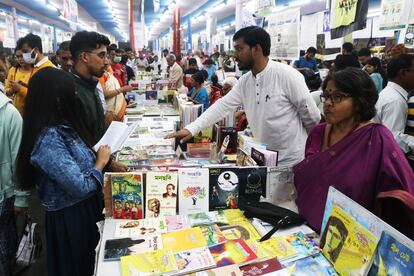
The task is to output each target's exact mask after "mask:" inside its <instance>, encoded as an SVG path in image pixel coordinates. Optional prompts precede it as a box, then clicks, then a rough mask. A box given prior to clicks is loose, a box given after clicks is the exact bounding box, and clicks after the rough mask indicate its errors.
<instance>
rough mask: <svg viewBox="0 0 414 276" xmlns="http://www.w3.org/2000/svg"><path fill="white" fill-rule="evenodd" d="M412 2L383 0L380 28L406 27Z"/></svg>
mask: <svg viewBox="0 0 414 276" xmlns="http://www.w3.org/2000/svg"><path fill="white" fill-rule="evenodd" d="M411 3H412V1H411V0H410V1H407V0H382V2H381V15H380V30H395V29H403V28H405V25H406V24H407V22H408V16H409V15H410V8H411Z"/></svg>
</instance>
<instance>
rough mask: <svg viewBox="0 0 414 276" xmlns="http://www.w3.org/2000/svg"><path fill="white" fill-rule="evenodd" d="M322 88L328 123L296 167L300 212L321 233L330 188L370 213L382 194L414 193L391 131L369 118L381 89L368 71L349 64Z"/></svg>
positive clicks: (315, 133)
mask: <svg viewBox="0 0 414 276" xmlns="http://www.w3.org/2000/svg"><path fill="white" fill-rule="evenodd" d="M322 88H323V93H322V94H321V100H322V102H323V103H324V112H325V118H326V123H323V124H319V125H317V126H315V127H314V128H313V129H312V130H311V131H310V133H309V136H308V140H307V142H306V149H305V160H303V161H302V162H300V163H299V164H297V165H296V166H295V167H294V173H295V186H296V189H297V194H298V196H297V200H296V203H297V205H298V208H299V213H301V214H302V215H303V216H304V217H305V218H306V220H307V221H308V223H309V225H310V226H311V227H312V228H314V229H315V230H317V231H320V227H321V223H322V216H323V212H324V208H325V202H326V197H327V194H328V189H329V186H334V187H335V188H336V189H338V190H340V191H341V192H343V193H344V194H346V195H347V196H348V197H350V198H352V199H353V200H355V201H356V202H358V203H359V204H361V205H362V206H364V207H365V208H367V209H368V210H371V211H372V210H373V207H374V203H375V198H376V195H377V194H378V193H380V192H384V191H389V190H395V189H399V190H406V191H408V192H409V193H411V194H414V176H413V173H412V170H411V168H410V166H409V165H408V163H407V160H406V158H405V156H404V154H403V153H402V151H401V150H400V148H399V146H398V144H397V143H396V141H395V140H394V138H393V136H392V134H391V132H390V131H389V130H388V129H387V128H386V127H384V126H383V125H380V124H375V123H373V122H372V121H371V119H372V118H373V117H374V115H375V112H376V110H375V103H376V101H377V99H378V93H377V92H376V88H375V84H374V83H373V81H372V80H371V78H370V77H369V75H368V74H367V73H366V72H364V71H362V70H360V69H357V68H346V69H344V70H342V71H338V72H335V73H333V74H331V75H329V76H328V77H327V78H326V79H325V81H324V83H323V86H322Z"/></svg>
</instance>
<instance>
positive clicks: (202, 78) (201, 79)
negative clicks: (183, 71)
mask: <svg viewBox="0 0 414 276" xmlns="http://www.w3.org/2000/svg"><path fill="white" fill-rule="evenodd" d="M203 71H205V70H201V71H198V72H196V73H194V74H193V75H192V76H191V77H192V78H193V79H194V80H195V81H196V82H198V83H199V84H203V83H204V81H205V80H206V79H207V78H206V76H205V74H204V72H203ZM205 72H206V71H205ZM207 76H208V73H207Z"/></svg>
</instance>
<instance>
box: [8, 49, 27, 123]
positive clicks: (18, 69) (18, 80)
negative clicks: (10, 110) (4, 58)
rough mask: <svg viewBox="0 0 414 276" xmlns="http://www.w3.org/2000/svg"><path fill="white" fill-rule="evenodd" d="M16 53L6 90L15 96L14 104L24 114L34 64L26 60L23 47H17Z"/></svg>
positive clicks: (9, 94)
mask: <svg viewBox="0 0 414 276" xmlns="http://www.w3.org/2000/svg"><path fill="white" fill-rule="evenodd" d="M17 45H18V46H21V43H19V42H18V43H17ZM14 55H15V57H16V65H15V66H13V67H12V68H10V70H9V74H8V76H7V79H6V87H5V91H6V95H7V96H8V97H10V98H13V105H14V106H15V107H16V109H17V110H18V111H19V112H20V114H21V115H22V116H23V110H24V103H25V98H26V94H27V85H28V83H29V80H30V77H31V75H32V73H33V66H32V65H31V64H29V63H26V62H25V61H24V59H23V52H22V50H21V47H16V49H15V52H14Z"/></svg>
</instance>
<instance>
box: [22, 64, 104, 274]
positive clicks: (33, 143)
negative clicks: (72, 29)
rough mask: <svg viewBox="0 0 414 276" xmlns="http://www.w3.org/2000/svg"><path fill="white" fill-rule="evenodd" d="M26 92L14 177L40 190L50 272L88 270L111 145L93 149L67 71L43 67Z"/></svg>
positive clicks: (26, 186)
mask: <svg viewBox="0 0 414 276" xmlns="http://www.w3.org/2000/svg"><path fill="white" fill-rule="evenodd" d="M28 91H29V92H28V94H27V97H26V106H25V110H24V111H25V116H26V117H25V118H26V120H25V121H24V122H23V137H22V142H21V146H20V152H19V156H18V177H19V178H20V179H19V180H20V184H21V186H22V188H24V189H27V190H29V189H31V188H34V187H36V188H37V189H38V193H39V197H40V199H41V201H42V204H43V206H44V207H45V209H46V215H45V216H46V242H47V260H48V272H49V273H48V274H49V275H70V276H72V275H85V276H86V275H92V274H94V264H95V247H96V245H97V243H98V241H99V232H98V229H97V226H96V222H98V221H100V220H103V216H102V209H103V193H102V183H103V175H102V171H103V169H104V167H105V166H106V164H107V162H108V160H109V158H110V148H109V147H108V146H101V147H100V148H99V150H98V151H97V152H94V151H93V150H92V147H91V141H93V138H92V137H91V134H90V132H89V131H88V130H87V129H85V128H83V127H82V126H83V124H82V123H81V120H87V119H88V118H79V116H77V114H76V113H75V112H74V110H75V109H74V108H73V107H74V106H75V105H76V97H77V95H76V91H75V84H74V82H73V79H72V78H71V77H70V76H69V75H68V74H67V73H65V72H64V71H62V70H58V69H55V68H45V69H42V70H40V71H39V72H37V73H36V74H35V75H33V77H32V78H31V80H30V82H29V89H28Z"/></svg>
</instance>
